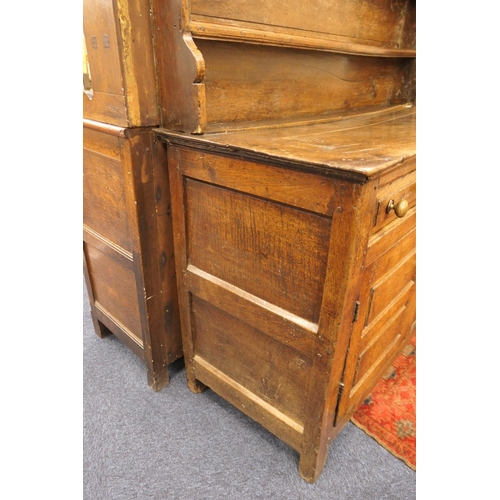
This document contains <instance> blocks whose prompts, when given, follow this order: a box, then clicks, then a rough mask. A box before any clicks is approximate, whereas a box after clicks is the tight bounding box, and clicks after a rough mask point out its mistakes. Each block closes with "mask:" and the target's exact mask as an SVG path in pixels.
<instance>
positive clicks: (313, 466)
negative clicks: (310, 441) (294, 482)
mask: <svg viewBox="0 0 500 500" xmlns="http://www.w3.org/2000/svg"><path fill="white" fill-rule="evenodd" d="M327 452H328V444H327V443H326V442H325V443H320V444H319V446H311V447H310V449H308V450H306V451H304V452H302V453H301V454H300V461H299V474H300V477H301V478H302V479H305V480H306V481H307V482H308V483H314V481H316V479H318V477H319V476H320V474H321V473H322V472H323V469H324V467H325V463H326V457H327Z"/></svg>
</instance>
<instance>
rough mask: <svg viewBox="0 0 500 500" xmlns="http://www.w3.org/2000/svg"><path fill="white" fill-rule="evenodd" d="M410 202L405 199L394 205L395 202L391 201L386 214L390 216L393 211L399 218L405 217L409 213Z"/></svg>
mask: <svg viewBox="0 0 500 500" xmlns="http://www.w3.org/2000/svg"><path fill="white" fill-rule="evenodd" d="M408 208H409V205H408V202H407V201H406V200H405V199H404V198H403V199H402V200H399V201H398V202H397V203H394V200H390V201H389V203H388V204H387V209H386V212H387V213H388V214H390V213H391V212H392V211H393V210H394V212H395V214H396V215H397V216H398V217H400V218H401V217H404V216H405V215H406V212H408Z"/></svg>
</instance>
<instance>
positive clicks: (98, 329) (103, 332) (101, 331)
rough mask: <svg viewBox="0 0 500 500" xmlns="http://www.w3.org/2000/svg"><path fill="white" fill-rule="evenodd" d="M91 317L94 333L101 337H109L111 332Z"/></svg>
mask: <svg viewBox="0 0 500 500" xmlns="http://www.w3.org/2000/svg"><path fill="white" fill-rule="evenodd" d="M92 319H93V320H94V330H95V333H96V335H97V336H98V337H99V338H101V339H103V338H104V337H109V336H110V335H113V332H112V331H111V330H110V329H109V328H108V327H107V326H104V325H103V324H102V323H101V322H100V321H98V320H97V319H94V318H92Z"/></svg>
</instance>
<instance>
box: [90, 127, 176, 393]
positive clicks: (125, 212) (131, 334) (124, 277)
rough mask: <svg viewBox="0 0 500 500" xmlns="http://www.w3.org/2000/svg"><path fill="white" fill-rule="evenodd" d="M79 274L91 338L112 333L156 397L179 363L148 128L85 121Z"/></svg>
mask: <svg viewBox="0 0 500 500" xmlns="http://www.w3.org/2000/svg"><path fill="white" fill-rule="evenodd" d="M83 138H84V149H83V204H84V206H83V215H84V218H83V249H84V271H85V277H86V283H87V290H88V292H89V299H90V305H91V310H92V318H93V321H94V326H95V329H96V333H97V334H98V335H99V336H101V337H102V336H105V335H107V334H109V333H110V332H111V333H113V334H115V335H116V336H117V337H118V338H119V339H120V340H122V341H123V342H124V343H125V344H126V345H127V346H129V347H130V348H131V349H132V350H133V351H134V352H135V353H136V354H137V355H138V356H139V357H140V358H141V359H143V360H144V362H145V364H146V368H147V375H148V382H149V385H150V386H151V387H152V388H153V389H154V390H159V389H161V388H162V387H164V386H165V385H166V384H167V383H168V368H167V367H168V365H169V364H170V363H172V362H173V361H175V360H176V359H178V358H179V357H180V356H182V339H181V334H180V326H179V313H178V301H177V290H176V284H175V266H174V256H173V245H172V223H171V207H170V193H169V181H168V176H167V172H166V153H165V150H164V146H163V145H161V144H158V143H157V142H156V141H155V139H154V134H153V132H152V130H151V129H149V128H134V129H125V128H120V127H114V126H110V125H103V124H101V123H99V122H93V121H89V120H84V127H83Z"/></svg>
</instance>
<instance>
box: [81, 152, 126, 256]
mask: <svg viewBox="0 0 500 500" xmlns="http://www.w3.org/2000/svg"><path fill="white" fill-rule="evenodd" d="M83 174H84V175H83V207H84V210H83V222H84V224H85V225H87V226H89V227H90V228H91V229H93V230H94V231H96V232H97V233H99V234H101V235H102V236H104V237H105V238H107V239H108V240H110V241H112V242H113V243H115V244H117V245H119V246H120V247H122V248H124V249H125V250H127V251H129V252H131V251H132V247H131V240H130V230H129V221H128V216H127V206H126V199H125V185H124V179H123V166H122V163H121V161H119V160H117V159H114V158H111V157H109V156H105V155H101V154H99V153H95V152H94V151H89V150H86V149H84V150H83Z"/></svg>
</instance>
